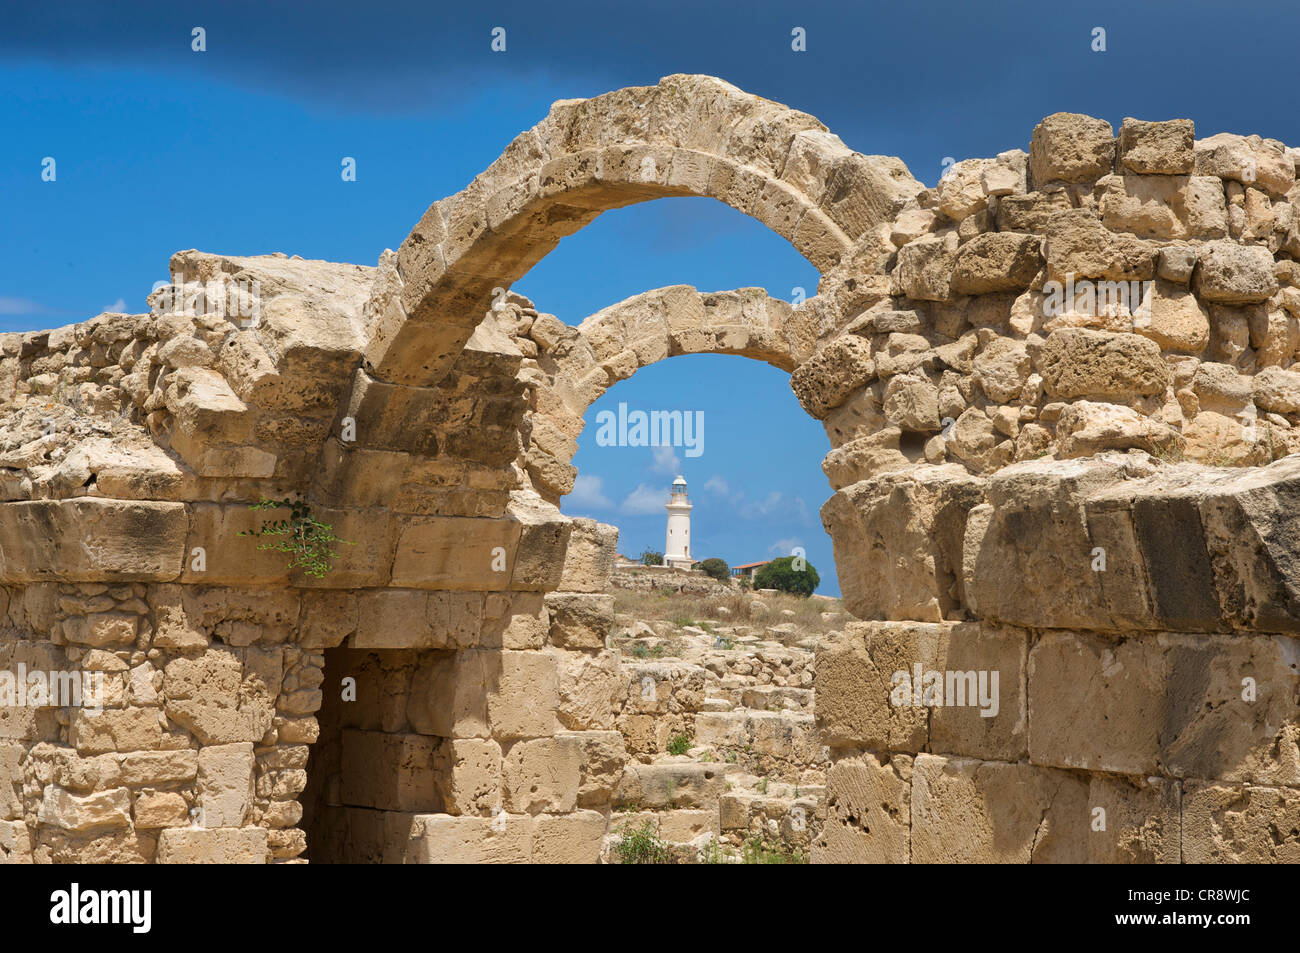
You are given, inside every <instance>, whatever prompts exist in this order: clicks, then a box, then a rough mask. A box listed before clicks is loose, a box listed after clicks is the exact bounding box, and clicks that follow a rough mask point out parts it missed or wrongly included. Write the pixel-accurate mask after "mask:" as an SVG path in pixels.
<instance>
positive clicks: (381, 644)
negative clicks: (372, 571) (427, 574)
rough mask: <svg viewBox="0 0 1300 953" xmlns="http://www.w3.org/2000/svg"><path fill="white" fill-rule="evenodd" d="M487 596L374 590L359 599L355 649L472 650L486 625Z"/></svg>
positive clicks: (353, 640)
mask: <svg viewBox="0 0 1300 953" xmlns="http://www.w3.org/2000/svg"><path fill="white" fill-rule="evenodd" d="M483 604H484V602H483V595H482V594H481V593H477V592H427V591H424V590H421V589H372V590H368V591H365V592H362V593H361V595H360V596H359V598H358V600H357V629H356V633H355V634H354V635H353V637H352V641H351V643H350V644H351V646H352V647H353V648H358V649H360V648H385V649H407V648H419V649H443V648H469V647H471V646H473V645H475V644H476V643H477V641H478V637H479V632H480V630H481V628H482V625H483Z"/></svg>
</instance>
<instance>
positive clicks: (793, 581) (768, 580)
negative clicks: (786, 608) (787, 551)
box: [754, 556, 821, 596]
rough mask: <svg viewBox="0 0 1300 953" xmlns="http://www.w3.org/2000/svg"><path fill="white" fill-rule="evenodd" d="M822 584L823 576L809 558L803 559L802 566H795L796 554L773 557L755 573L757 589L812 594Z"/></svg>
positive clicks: (755, 586)
mask: <svg viewBox="0 0 1300 953" xmlns="http://www.w3.org/2000/svg"><path fill="white" fill-rule="evenodd" d="M819 585H821V577H820V576H819V575H817V570H816V568H815V567H814V566H813V564H812V563H810V562H808V560H806V559H804V560H802V568H797V567H796V566H795V557H794V556H782V557H781V558H780V559H773V560H772V561H771V562H770V563H768V564H767V565H765V566H764V567H763V568H762V569H760V570H759V571H758V572H757V573H755V574H754V588H755V589H776V590H778V591H780V592H795V593H798V594H800V595H803V596H811V595H812V594H813V593H814V592H816V591H817V587H818V586H819Z"/></svg>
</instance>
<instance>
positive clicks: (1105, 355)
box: [1036, 328, 1170, 400]
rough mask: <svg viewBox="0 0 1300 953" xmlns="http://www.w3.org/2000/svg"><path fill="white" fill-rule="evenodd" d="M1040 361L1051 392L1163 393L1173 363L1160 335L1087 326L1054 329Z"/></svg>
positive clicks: (1105, 396)
mask: <svg viewBox="0 0 1300 953" xmlns="http://www.w3.org/2000/svg"><path fill="white" fill-rule="evenodd" d="M1036 367H1037V369H1038V372H1039V373H1040V374H1042V375H1043V383H1044V384H1045V385H1046V387H1047V392H1048V394H1049V395H1051V396H1052V397H1057V398H1073V397H1088V398H1092V399H1098V400H1106V399H1108V398H1121V399H1126V398H1129V397H1132V396H1134V395H1137V394H1162V393H1164V390H1165V388H1166V387H1168V386H1169V382H1170V374H1169V368H1168V366H1167V365H1166V364H1165V362H1164V360H1163V358H1162V357H1161V355H1160V347H1159V345H1157V344H1156V343H1155V342H1154V341H1148V340H1146V339H1145V338H1142V337H1140V336H1138V335H1134V334H1111V333H1109V332H1106V331H1092V330H1088V329H1086V328H1061V329H1059V330H1056V331H1053V332H1052V333H1051V334H1049V335H1048V337H1047V343H1046V344H1045V345H1044V346H1043V349H1042V353H1041V355H1040V356H1039V358H1038V360H1037V362H1036Z"/></svg>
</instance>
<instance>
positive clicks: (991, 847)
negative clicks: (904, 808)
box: [911, 754, 1090, 864]
mask: <svg viewBox="0 0 1300 953" xmlns="http://www.w3.org/2000/svg"><path fill="white" fill-rule="evenodd" d="M1087 800H1088V785H1087V782H1085V781H1083V780H1081V779H1079V778H1078V777H1077V776H1075V775H1072V774H1069V773H1067V772H1064V771H1053V770H1051V769H1047V768H1039V767H1036V766H1034V765H1029V764H1003V763H996V762H982V761H975V760H972V759H967V758H942V757H937V756H935V755H929V754H921V755H918V756H917V758H916V761H915V763H914V765H913V769H912V797H911V809H912V816H911V830H912V854H911V859H912V863H919V864H933V863H949V864H950V863H1032V862H1034V861H1038V862H1040V863H1041V862H1044V861H1050V860H1053V859H1061V860H1071V859H1073V860H1075V861H1076V862H1078V861H1081V860H1082V859H1083V858H1081V857H1079V856H1078V853H1079V852H1078V850H1077V844H1078V842H1079V841H1080V840H1081V839H1082V837H1084V836H1085V835H1086V831H1087V826H1086V825H1087V823H1088V821H1089V819H1090V818H1089V815H1088V811H1087Z"/></svg>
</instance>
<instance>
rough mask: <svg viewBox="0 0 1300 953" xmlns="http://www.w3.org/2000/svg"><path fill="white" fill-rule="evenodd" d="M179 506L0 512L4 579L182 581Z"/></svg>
mask: <svg viewBox="0 0 1300 953" xmlns="http://www.w3.org/2000/svg"><path fill="white" fill-rule="evenodd" d="M185 531H186V518H185V507H184V506H183V505H181V504H180V503H146V502H133V503H125V502H119V501H117V500H95V499H87V498H82V499H76V500H61V501H50V500H39V501H31V502H17V503H5V504H3V505H0V567H2V568H0V573H2V574H3V578H4V579H6V580H8V581H13V582H30V581H36V580H40V579H56V578H63V579H77V580H85V581H94V580H117V581H122V580H141V581H145V580H154V581H166V580H169V579H175V578H176V577H177V576H179V575H180V571H181V560H182V557H183V553H184V546H185Z"/></svg>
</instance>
